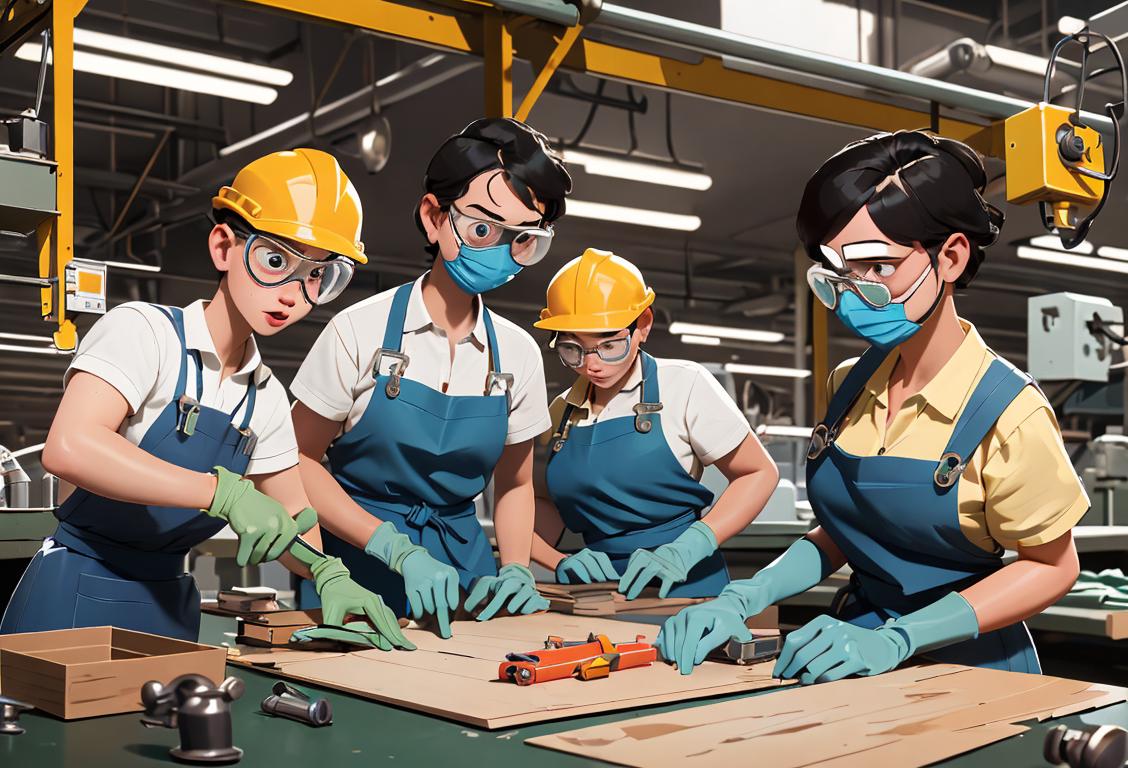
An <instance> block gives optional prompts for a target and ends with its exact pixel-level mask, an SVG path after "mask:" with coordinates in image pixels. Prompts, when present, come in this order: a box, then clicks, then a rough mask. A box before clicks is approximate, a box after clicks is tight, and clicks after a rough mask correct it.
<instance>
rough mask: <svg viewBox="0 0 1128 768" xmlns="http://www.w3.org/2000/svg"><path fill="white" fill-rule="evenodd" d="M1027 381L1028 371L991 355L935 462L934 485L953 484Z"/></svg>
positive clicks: (944, 487)
mask: <svg viewBox="0 0 1128 768" xmlns="http://www.w3.org/2000/svg"><path fill="white" fill-rule="evenodd" d="M1030 383H1031V379H1030V377H1029V376H1028V375H1026V374H1024V373H1022V372H1021V371H1019V370H1018V369H1016V368H1015V367H1014V366H1012V365H1011V364H1010V363H1008V362H1006V361H1005V360H1001V359H999V358H995V360H993V361H992V362H991V365H990V367H989V368H988V369H987V373H985V374H983V378H982V379H980V380H979V384H978V385H976V387H975V390H974V391H973V392H972V393H971V397H970V398H968V402H967V405H966V406H964V410H963V413H962V414H961V415H960V418H959V421H957V422H956V427H955V429H954V430H952V436H951V438H950V439H949V440H948V445H947V447H946V448H945V449H944V455H943V456H941V457H940V461H939V463H938V464H937V466H936V472H935V473H934V476H933V480H934V481H935V483H936V485H937V487H938V488H941V489H948V488H951V487H952V486H953V485H955V484H956V481H957V480H958V479H959V477H960V475H961V474H962V473H963V471H964V469H965V468H966V466H967V461H968V459H969V458H971V454H972V453H973V452H974V451H975V449H976V448H977V447H978V446H979V444H980V443H982V442H983V439H984V438H985V437H987V433H988V432H990V431H991V429H992V428H993V427H994V426H995V423H996V422H997V421H998V420H999V417H1000V416H1002V415H1003V411H1005V410H1006V409H1007V408H1008V407H1009V406H1010V404H1011V403H1012V402H1013V401H1014V399H1015V398H1016V397H1018V394H1019V392H1021V391H1022V390H1023V389H1024V388H1025V387H1026V386H1027V385H1028V384H1030Z"/></svg>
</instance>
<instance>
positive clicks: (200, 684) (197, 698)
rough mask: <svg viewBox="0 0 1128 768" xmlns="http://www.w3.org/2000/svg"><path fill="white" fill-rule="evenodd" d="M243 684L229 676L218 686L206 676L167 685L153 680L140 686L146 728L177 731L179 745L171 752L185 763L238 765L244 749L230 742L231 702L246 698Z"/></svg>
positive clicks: (179, 760) (182, 677) (181, 677)
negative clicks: (243, 696) (241, 697)
mask: <svg viewBox="0 0 1128 768" xmlns="http://www.w3.org/2000/svg"><path fill="white" fill-rule="evenodd" d="M243 689H244V686H243V681H242V680H240V679H239V678H237V677H229V678H227V679H226V680H224V681H223V682H222V683H220V684H219V686H218V687H217V686H216V685H215V684H214V683H213V682H212V681H211V680H209V679H208V678H206V677H204V676H203V675H181V676H180V677H178V678H176V679H174V680H173V681H172V682H170V683H169V684H168V685H163V686H162V685H161V684H160V682H158V681H156V680H151V681H149V682H147V683H145V685H143V686H142V687H141V703H142V704H143V705H144V706H145V717H143V718H141V723H142V725H144V726H145V727H146V728H152V727H161V728H176V729H178V730H179V731H180V744H179V746H176V747H174V748H172V749H170V750H169V754H170V755H171V756H172V758H173V759H174V760H177V761H178V762H182V763H202V764H212V765H216V764H225V763H237V762H239V760H240V759H242V757H243V750H241V749H239V748H238V747H236V746H233V745H232V743H231V740H232V737H231V702H232V701H234V700H235V699H237V698H239V697H240V696H242V695H243Z"/></svg>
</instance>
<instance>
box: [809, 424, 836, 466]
mask: <svg viewBox="0 0 1128 768" xmlns="http://www.w3.org/2000/svg"><path fill="white" fill-rule="evenodd" d="M834 438H835V434H834V433H833V432H831V431H830V428H829V427H828V426H827V425H826V424H816V425H815V428H814V429H813V430H811V444H810V445H808V446H807V461H814V460H815V459H817V458H818V457H819V456H822V455H823V453H824V452H825V451H826V449H827V448H829V447H830V444H831V443H833V442H834Z"/></svg>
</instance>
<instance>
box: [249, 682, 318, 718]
mask: <svg viewBox="0 0 1128 768" xmlns="http://www.w3.org/2000/svg"><path fill="white" fill-rule="evenodd" d="M273 690H274V692H273V693H272V694H271V695H270V696H267V697H266V698H265V699H263V700H262V711H263V712H265V713H266V714H268V715H275V716H277V717H285V718H288V719H290V720H297V721H298V722H299V723H305V724H306V725H312V726H313V727H315V728H320V727H321V726H324V725H329V724H330V723H332V722H333V705H332V704H330V703H329V700H328V699H311V698H310V697H309V696H308V695H307V694H305V693H304V692H303V691H300V690H298V689H297V688H294V687H293V686H290V685H288V684H286V683H282V682H279V683H275V684H274V689H273Z"/></svg>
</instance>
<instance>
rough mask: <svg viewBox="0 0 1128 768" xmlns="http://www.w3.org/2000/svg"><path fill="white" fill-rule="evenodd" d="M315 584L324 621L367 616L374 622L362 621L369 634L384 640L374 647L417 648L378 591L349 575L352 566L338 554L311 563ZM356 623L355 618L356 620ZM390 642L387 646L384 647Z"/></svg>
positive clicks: (334, 623) (340, 622)
mask: <svg viewBox="0 0 1128 768" xmlns="http://www.w3.org/2000/svg"><path fill="white" fill-rule="evenodd" d="M310 572H311V573H312V574H313V584H314V586H315V587H316V589H317V594H318V595H320V596H321V621H322V623H323V624H329V625H332V626H341V625H343V624H344V623H345V616H347V615H349V614H353V615H355V616H365V617H367V618H368V621H369V622H371V624H372V626H371V627H368V625H367V624H363V622H361V624H362V625H363V626H364V627H365V628H366V631H367V632H368V633H370V634H374V635H377V636H379V637H380V638H381V639H382V640H383V641H384V643H383V644H379V643H373V647H376V648H382V649H383V650H386V651H388V650H391V649H392V648H393V647H399V648H404V649H406V650H409V651H413V650H415V645H414V644H412V642H411V641H410V640H408V639H407V638H406V637H405V636H404V634H403V632H402V631H401V630H400V626H399V620H398V619H396V615H395V614H394V613H393V612H392V611H391V609H389V608H388V606H386V605H384V601H383V599H381V598H380V596H379V595H376V594H373V593H372V592H369V591H368V590H367V589H365V588H364V587H362V586H360V585H359V584H357V583H356V582H355V581H353V580H352V577H351V576H349V569H348V568H346V567H345V564H344V563H342V562H341V558H339V557H325V558H322V559H321V560H320V561H319V562H316V563H314V564H313V565H312V566H311V567H310ZM353 623H356V622H353ZM384 646H387V647H384Z"/></svg>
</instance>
